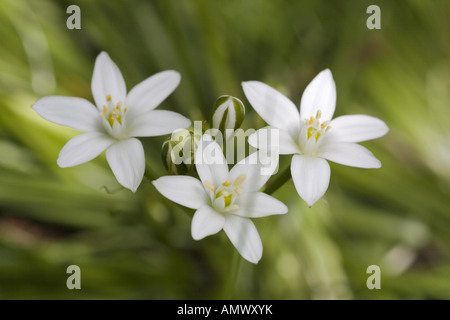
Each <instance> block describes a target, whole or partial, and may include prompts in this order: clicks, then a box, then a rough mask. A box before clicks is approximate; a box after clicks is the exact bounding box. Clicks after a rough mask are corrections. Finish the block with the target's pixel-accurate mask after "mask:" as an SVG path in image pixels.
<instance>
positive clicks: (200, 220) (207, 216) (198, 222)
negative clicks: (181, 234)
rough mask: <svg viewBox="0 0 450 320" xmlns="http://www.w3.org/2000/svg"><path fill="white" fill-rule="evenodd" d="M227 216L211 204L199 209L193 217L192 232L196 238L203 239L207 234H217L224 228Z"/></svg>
mask: <svg viewBox="0 0 450 320" xmlns="http://www.w3.org/2000/svg"><path fill="white" fill-rule="evenodd" d="M224 224H225V218H224V216H223V215H221V214H220V213H218V212H216V211H215V210H214V209H213V208H211V207H210V206H203V207H201V208H200V209H198V210H197V211H196V212H195V214H194V216H193V217H192V224H191V234H192V238H194V240H200V239H203V238H204V237H206V236H210V235H212V234H216V233H217V232H219V231H220V230H222V228H223V226H224Z"/></svg>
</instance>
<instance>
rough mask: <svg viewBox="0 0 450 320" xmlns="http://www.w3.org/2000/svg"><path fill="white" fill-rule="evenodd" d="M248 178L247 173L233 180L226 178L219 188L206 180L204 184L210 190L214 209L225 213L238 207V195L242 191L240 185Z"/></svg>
mask: <svg viewBox="0 0 450 320" xmlns="http://www.w3.org/2000/svg"><path fill="white" fill-rule="evenodd" d="M246 178H247V176H246V175H245V174H241V175H240V176H239V177H237V178H236V179H235V180H234V181H233V182H230V181H229V180H226V181H225V182H223V183H222V184H221V185H220V186H219V187H218V188H217V189H216V188H215V187H214V186H213V185H212V183H211V182H209V181H205V182H204V183H203V185H204V186H205V188H206V189H207V190H209V194H210V197H211V201H212V204H213V207H214V209H216V210H217V211H219V212H223V213H225V212H230V211H233V210H236V209H238V208H239V206H238V205H236V204H235V202H236V199H237V197H238V196H239V195H240V194H241V193H242V189H241V188H240V186H241V184H242V183H243V182H244V181H245V179H246Z"/></svg>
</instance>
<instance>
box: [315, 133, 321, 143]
mask: <svg viewBox="0 0 450 320" xmlns="http://www.w3.org/2000/svg"><path fill="white" fill-rule="evenodd" d="M319 137H320V132H317V133H316V142H317V140H319Z"/></svg>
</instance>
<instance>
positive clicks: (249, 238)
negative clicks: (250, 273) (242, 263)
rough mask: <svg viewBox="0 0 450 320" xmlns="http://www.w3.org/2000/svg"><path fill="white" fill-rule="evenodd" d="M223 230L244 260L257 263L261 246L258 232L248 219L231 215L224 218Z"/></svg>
mask: <svg viewBox="0 0 450 320" xmlns="http://www.w3.org/2000/svg"><path fill="white" fill-rule="evenodd" d="M223 230H224V231H225V233H226V234H227V236H228V238H229V239H230V241H231V243H232V244H233V245H234V246H235V248H236V249H237V250H238V251H239V253H240V254H241V256H242V257H243V258H244V259H246V260H247V261H250V262H251V263H258V261H259V260H260V259H261V257H262V251H263V246H262V242H261V238H260V237H259V234H258V230H256V227H255V225H254V224H253V222H252V221H251V220H250V219H247V218H242V217H239V216H235V215H232V214H231V215H229V216H227V217H226V218H225V225H224V226H223Z"/></svg>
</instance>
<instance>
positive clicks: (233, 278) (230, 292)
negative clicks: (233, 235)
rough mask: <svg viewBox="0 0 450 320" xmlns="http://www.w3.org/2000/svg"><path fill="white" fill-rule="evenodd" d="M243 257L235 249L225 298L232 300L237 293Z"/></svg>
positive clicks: (224, 293)
mask: <svg viewBox="0 0 450 320" xmlns="http://www.w3.org/2000/svg"><path fill="white" fill-rule="evenodd" d="M241 261H242V257H241V255H240V254H239V252H238V251H237V250H235V249H233V256H232V257H231V263H230V271H229V272H228V277H227V282H226V284H225V288H224V291H223V298H224V299H225V300H230V299H232V298H233V296H234V293H235V291H236V284H237V280H238V277H239V271H240V269H241V268H240V267H241Z"/></svg>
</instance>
